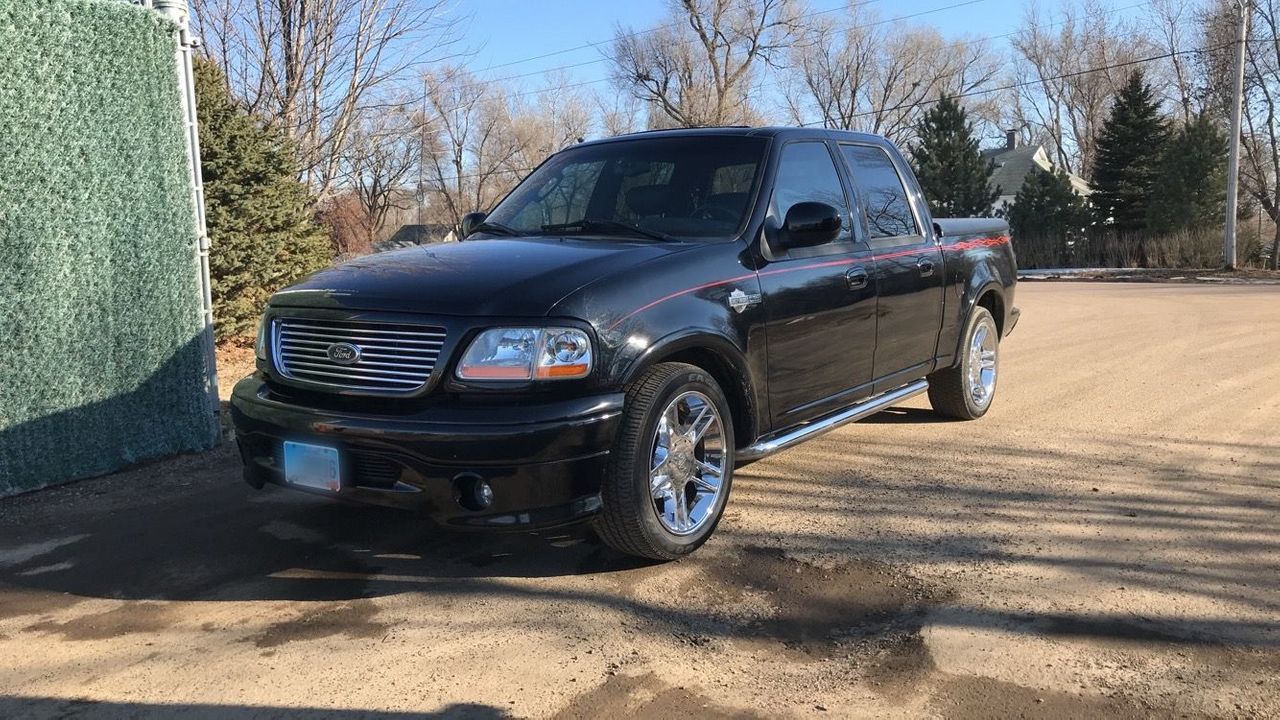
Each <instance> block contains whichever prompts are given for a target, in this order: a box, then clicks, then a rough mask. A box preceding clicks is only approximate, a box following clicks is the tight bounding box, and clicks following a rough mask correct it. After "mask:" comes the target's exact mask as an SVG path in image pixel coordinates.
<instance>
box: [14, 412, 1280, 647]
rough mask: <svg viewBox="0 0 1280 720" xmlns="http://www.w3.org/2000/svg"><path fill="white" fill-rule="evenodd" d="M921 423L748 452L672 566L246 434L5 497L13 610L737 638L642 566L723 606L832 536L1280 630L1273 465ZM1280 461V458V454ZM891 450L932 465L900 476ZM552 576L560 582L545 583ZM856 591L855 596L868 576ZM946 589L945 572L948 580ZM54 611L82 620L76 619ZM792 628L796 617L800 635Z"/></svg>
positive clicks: (1227, 633) (1062, 623) (907, 556)
mask: <svg viewBox="0 0 1280 720" xmlns="http://www.w3.org/2000/svg"><path fill="white" fill-rule="evenodd" d="M966 427H971V426H966ZM915 442H917V441H913V440H911V439H906V438H898V439H893V440H885V439H883V438H882V439H880V440H875V439H873V437H872V436H871V435H870V434H869V433H836V434H833V435H831V436H828V437H827V438H825V439H822V440H820V441H818V442H816V443H815V444H814V445H813V446H812V447H811V448H810V449H809V450H808V451H807V452H795V453H788V454H784V455H782V456H779V457H778V458H775V459H772V460H768V461H765V462H760V463H755V464H753V465H751V466H750V467H747V468H743V469H742V471H741V472H740V474H739V476H738V478H737V480H736V482H735V490H734V498H733V502H732V504H731V505H730V511H729V515H728V517H727V519H726V521H725V523H724V524H723V526H722V528H721V530H720V532H719V534H718V536H717V538H716V539H715V540H714V541H713V542H712V543H711V544H710V545H709V546H708V547H707V548H705V549H704V550H702V551H701V552H699V553H697V554H696V555H694V556H692V557H691V558H689V559H687V560H683V561H680V562H678V563H674V564H670V565H657V566H655V565H653V564H651V563H646V562H644V561H639V560H636V559H634V558H629V557H625V556H622V555H620V554H618V553H615V552H613V551H612V550H610V549H608V548H606V547H604V546H603V545H602V544H600V543H599V542H598V541H597V540H595V538H594V537H593V536H592V534H591V533H590V532H589V531H588V530H586V529H585V528H582V527H577V528H571V529H568V530H564V531H560V532H554V533H541V534H527V533H526V534H510V535H479V534H460V533H453V532H444V531H441V530H439V529H436V528H433V527H430V526H428V525H426V524H424V522H423V521H422V520H421V518H419V517H418V516H415V515H413V514H409V513H405V512H401V511H396V510H390V509H383V508H375V507H358V506H347V505H340V504H336V503H332V502H329V501H326V500H323V499H317V498H312V497H310V496H305V495H301V494H297V493H292V492H289V491H286V490H280V489H268V490H265V491H253V490H251V489H250V488H248V487H247V486H245V485H244V484H243V483H241V482H240V481H239V477H238V476H239V472H238V463H237V458H236V455H235V452H234V449H232V448H230V447H223V448H220V449H218V450H215V451H213V452H210V453H204V454H201V455H195V456H187V457H185V458H177V459H173V460H169V461H164V462H161V463H156V464H153V465H150V466H147V467H144V468H137V469H134V470H131V471H128V472H125V473H120V474H118V475H116V476H111V477H108V478H101V479H98V480H94V481H89V482H86V483H80V484H75V485H71V486H67V487H62V488H56V489H52V490H48V491H46V492H44V493H41V494H40V495H39V496H28V497H20V498H11V499H9V500H6V501H4V502H3V503H0V514H3V518H4V521H3V522H2V523H0V619H3V618H7V617H15V616H23V615H34V616H37V618H39V617H40V616H44V615H48V614H49V613H51V612H54V611H56V610H58V609H59V608H63V607H67V606H70V605H74V604H76V603H78V602H80V601H82V600H83V599H86V598H106V599H114V600H125V601H135V602H136V603H137V605H136V606H135V610H137V609H138V608H139V607H140V606H146V605H150V604H151V603H152V601H178V602H185V601H228V602H235V601H259V600H285V601H330V602H334V603H338V604H342V603H348V602H352V601H360V600H366V599H370V598H379V597H387V596H392V595H398V594H403V593H415V594H420V595H423V596H424V597H428V598H432V599H433V600H438V601H442V602H458V601H466V600H468V599H474V598H485V599H486V600H495V601H501V600H502V599H507V600H515V601H534V602H537V601H544V600H545V601H553V602H557V601H565V602H578V603H584V604H585V605H586V606H589V607H596V608H604V609H611V610H620V611H624V612H627V613H631V614H638V615H640V616H646V617H649V618H651V619H654V620H657V621H660V622H662V623H663V624H664V625H665V626H671V625H674V626H678V627H680V628H695V629H697V632H696V633H695V634H698V633H700V634H701V635H706V636H730V635H733V634H734V633H737V632H739V631H740V630H741V629H740V628H735V626H734V625H733V623H730V622H725V621H723V619H717V616H715V614H714V610H713V609H712V608H714V607H715V606H716V604H717V603H716V602H707V603H701V602H691V603H684V604H681V605H680V606H678V607H673V606H671V605H668V604H664V603H663V602H662V601H660V600H657V601H655V599H654V598H653V597H650V596H646V595H645V593H644V592H643V591H642V590H643V587H642V586H641V585H640V584H642V583H646V582H648V581H650V580H652V579H654V578H657V577H659V576H661V577H662V580H661V582H660V583H659V584H663V583H666V582H670V581H671V578H673V577H676V576H679V575H680V574H681V573H689V574H692V575H693V576H695V577H696V578H698V580H697V581H695V582H694V585H695V586H698V584H699V583H701V586H700V589H699V590H697V591H696V592H701V593H703V594H705V595H707V597H706V598H703V599H708V600H715V598H716V597H721V596H723V597H722V598H721V601H720V604H723V603H724V602H726V600H725V599H726V598H727V602H728V603H729V604H732V603H733V602H734V601H733V598H734V597H736V596H737V593H740V592H741V590H740V588H741V587H742V586H752V585H753V586H755V587H757V588H759V587H763V586H765V585H767V582H766V580H767V578H756V577H755V576H754V575H753V574H752V573H755V572H757V571H758V569H759V563H761V562H764V563H766V564H767V563H775V564H778V563H783V564H785V563H787V562H791V560H789V558H793V557H807V556H817V557H828V558H832V557H835V558H842V562H845V563H850V564H851V565H850V567H854V568H855V569H857V568H858V567H862V568H863V569H864V570H866V572H868V573H871V574H872V575H875V574H876V573H878V572H880V571H879V570H876V569H875V568H876V567H880V566H884V567H885V568H889V569H888V570H886V572H898V571H899V570H901V569H902V568H910V567H912V566H913V565H916V564H947V563H953V564H957V565H972V564H974V563H982V564H985V565H988V566H992V567H1008V566H1011V565H1018V566H1020V567H1025V568H1031V569H1032V570H1033V571H1039V572H1046V573H1070V574H1074V575H1076V576H1078V577H1080V578H1082V579H1084V580H1086V581H1090V582H1098V583H1103V584H1105V585H1107V586H1113V587H1118V586H1126V587H1129V588H1140V589H1148V590H1151V591H1156V592H1161V593H1173V594H1177V595H1180V596H1184V597H1187V598H1192V599H1195V600H1197V601H1204V602H1206V603H1210V604H1216V603H1221V602H1229V603H1232V604H1233V605H1234V606H1235V607H1237V608H1240V607H1245V608H1252V609H1253V611H1254V613H1253V614H1254V615H1255V617H1254V618H1245V617H1243V616H1242V617H1239V618H1233V617H1230V616H1220V617H1204V618H1202V619H1201V620H1198V621H1195V622H1186V623H1182V624H1181V625H1180V626H1179V630H1178V631H1177V632H1176V633H1170V634H1169V635H1170V637H1175V638H1184V639H1185V640H1186V641H1187V642H1203V641H1204V640H1205V639H1206V638H1220V639H1228V638H1230V639H1233V640H1240V639H1241V638H1244V639H1245V641H1249V640H1248V638H1250V637H1252V638H1253V639H1252V641H1249V642H1250V643H1251V644H1261V645H1264V646H1274V645H1275V644H1276V643H1277V642H1280V639H1278V638H1277V636H1276V635H1275V633H1274V629H1275V626H1274V622H1270V621H1269V620H1267V618H1272V619H1273V618H1274V617H1275V616H1274V612H1275V604H1274V599H1275V597H1276V593H1277V592H1280V579H1277V578H1280V568H1277V567H1276V565H1275V558H1276V557H1280V545H1278V544H1277V542H1280V541H1277V540H1276V536H1275V535H1268V534H1267V533H1266V532H1264V528H1265V527H1266V523H1268V522H1270V523H1274V518H1275V517H1277V515H1276V512H1277V511H1280V504H1277V502H1276V501H1275V500H1274V499H1272V498H1271V497H1270V494H1271V493H1270V491H1271V490H1273V489H1274V487H1275V485H1274V482H1271V481H1266V480H1263V479H1262V478H1263V477H1267V473H1265V472H1262V471H1263V470H1264V468H1258V470H1259V472H1260V474H1259V475H1256V476H1248V475H1246V476H1241V475H1227V474H1223V475H1220V476H1218V475H1210V474H1207V473H1205V472H1189V471H1188V470H1187V469H1186V468H1188V467H1190V466H1193V465H1194V461H1195V459H1196V458H1197V457H1198V456H1199V454H1200V453H1203V452H1205V451H1206V447H1207V446H1208V443H1200V444H1197V445H1194V446H1191V445H1185V444H1184V445H1179V444H1176V443H1172V442H1170V443H1167V446H1168V450H1167V452H1166V453H1165V454H1164V455H1163V456H1159V457H1145V456H1144V457H1143V458H1139V457H1138V455H1137V453H1138V450H1139V449H1138V448H1135V447H1132V446H1130V445H1129V444H1127V441H1125V440H1124V439H1122V438H1114V439H1112V440H1110V442H1111V444H1112V446H1113V447H1112V448H1111V451H1112V452H1114V453H1116V454H1118V455H1121V454H1122V455H1125V456H1128V457H1130V458H1131V459H1130V461H1129V462H1130V469H1129V470H1128V471H1126V472H1128V473H1140V474H1145V475H1150V476H1154V477H1157V478H1159V479H1160V487H1163V488H1164V490H1163V491H1162V492H1160V493H1155V492H1142V493H1139V492H1137V491H1135V490H1133V489H1132V487H1131V486H1127V485H1107V484H1105V483H1104V482H1103V481H1102V480H1099V479H1097V477H1096V476H1097V474H1098V470H1097V469H1096V466H1092V465H1089V464H1078V466H1075V469H1068V470H1060V471H1059V473H1060V474H1062V477H1059V478H1057V479H1056V480H1055V483H1054V484H1043V483H1041V484H1020V485H1012V486H1011V485H1009V484H1008V482H1007V480H1006V479H1007V478H1009V477H1012V476H1014V475H1015V474H1016V473H1017V472H1020V469H1021V468H1023V467H1026V466H1027V465H1028V464H1029V463H1030V464H1033V465H1034V464H1035V463H1038V462H1046V461H1054V460H1057V461H1059V467H1060V468H1061V467H1072V466H1066V465H1063V464H1061V461H1062V460H1064V459H1070V458H1073V457H1074V453H1073V452H1072V451H1071V450H1070V449H1069V448H1068V449H1061V450H1059V449H1054V448H1050V447H1036V448H1026V447H1016V446H1013V445H1009V446H1005V447H989V448H987V449H986V450H985V451H984V452H985V455H984V463H985V465H984V471H983V473H982V474H981V475H979V476H973V477H964V478H957V477H956V476H954V475H947V474H945V473H943V472H942V471H941V469H940V468H941V467H942V466H939V467H938V468H930V467H919V466H918V462H917V460H918V457H917V448H916V447H915V446H914V444H913V443H915ZM931 442H932V443H933V444H934V448H935V450H936V452H938V453H939V457H960V456H961V454H962V453H963V452H966V451H969V450H971V449H972V445H971V443H970V441H969V440H968V439H966V438H965V437H963V436H962V435H957V436H956V437H954V438H947V437H944V436H937V437H934V438H933V439H932V441H931ZM913 463H916V464H915V465H913ZM1267 465H1268V466H1269V469H1270V471H1271V472H1272V476H1273V475H1274V472H1275V471H1277V470H1280V465H1276V464H1275V463H1267ZM877 467H884V468H889V467H912V468H913V469H912V470H911V471H910V472H909V473H908V474H907V475H904V476H901V477H896V479H886V478H881V477H880V476H879V475H878V473H877V472H876V471H875V469H874V468H877ZM867 468H871V469H870V470H868V469H867ZM1250 477H1254V478H1255V479H1252V480H1251V479H1250ZM1254 485H1257V486H1258V487H1257V488H1256V489H1254V488H1253V486H1254ZM1099 486H1101V487H1099ZM1091 487H1093V488H1094V489H1093V490H1091V489H1090V488H1091ZM821 517H825V518H827V519H826V520H824V522H823V523H821V524H818V525H814V526H812V529H809V530H807V531H805V532H802V533H796V534H789V533H787V532H785V531H783V530H779V529H777V528H786V527H805V523H809V522H812V520H813V519H814V518H821ZM1040 517H1051V518H1052V520H1053V522H1052V523H1046V522H1040V523H1039V524H1038V526H1037V527H1038V530H1037V532H1036V533H1034V534H1030V535H1028V534H1026V533H1022V532H1020V530H1021V529H1025V527H1026V526H1027V525H1026V523H1028V522H1034V521H1035V518H1040ZM993 518H994V519H993ZM1267 518H1269V520H1268V519H1267ZM900 523H915V524H914V525H911V527H912V528H914V529H912V530H911V531H910V532H902V531H899V530H897V529H895V528H898V527H905V526H904V525H900ZM1099 523H1103V524H1102V525H1101V526H1100V527H1115V526H1122V527H1123V528H1124V533H1125V536H1126V537H1133V538H1134V539H1135V540H1143V539H1145V538H1147V537H1152V538H1156V537H1164V536H1166V535H1167V534H1168V533H1171V532H1178V533H1180V534H1181V536H1182V537H1183V538H1184V539H1185V542H1184V544H1183V546H1182V547H1179V546H1177V545H1168V544H1165V545H1161V546H1153V549H1152V550H1151V551H1150V552H1149V553H1148V554H1147V555H1146V556H1144V557H1139V558H1129V559H1126V558H1124V557H1120V556H1117V555H1116V554H1115V553H1114V552H1112V551H1111V549H1112V548H1111V546H1110V545H1109V543H1113V542H1114V540H1111V539H1108V538H1106V537H1099V538H1098V539H1096V540H1094V539H1090V538H1089V537H1087V536H1085V537H1082V536H1080V535H1079V533H1078V532H1076V531H1075V530H1074V529H1073V528H1075V527H1078V526H1090V525H1095V526H1096V525H1098V524H1099ZM1259 523H1262V525H1260V524H1259ZM818 528H822V529H821V530H819V529H818ZM882 528H883V529H885V530H887V531H882ZM1187 543H1190V545H1187ZM753 548H774V549H778V548H782V549H785V551H786V555H785V557H784V556H775V555H772V554H766V555H759V556H757V555H753V554H752V553H753V552H756V551H755V550H753ZM1166 550H1167V551H1168V552H1166ZM1175 551H1176V552H1175ZM1184 551H1185V552H1186V553H1190V554H1191V555H1192V556H1195V557H1199V558H1201V559H1200V560H1199V561H1198V562H1196V563H1188V562H1187V561H1186V560H1185V557H1184V556H1183V555H1182V554H1179V553H1182V552H1184ZM762 558H763V560H762ZM859 563H861V565H859ZM866 563H873V564H875V567H873V566H871V565H866ZM777 566H778V567H782V566H783V565H777ZM770 567H772V566H770ZM786 567H788V568H790V567H791V566H789V565H788V566H786ZM531 578H533V579H543V580H546V582H537V583H529V582H524V580H526V579H531ZM558 578H559V579H558ZM753 578H754V579H753ZM820 584H821V583H820V581H818V580H815V581H814V586H815V587H818V586H820ZM783 589H784V590H785V588H783ZM850 592H852V593H854V594H853V595H852V596H851V597H853V598H854V599H855V600H856V599H857V590H856V588H853V589H851V591H850ZM945 595H946V593H945V589H943V591H942V592H940V593H938V594H937V596H938V597H939V598H944V597H945ZM805 597H807V596H805ZM828 601H829V604H830V608H829V609H830V610H831V612H830V613H825V614H830V615H832V616H835V615H838V614H839V612H838V611H843V610H846V609H847V608H848V607H849V605H848V603H849V602H850V600H849V599H848V598H845V597H840V598H831V599H828V600H822V602H828ZM805 602H810V601H809V600H806V601H805ZM942 602H944V603H946V602H949V601H947V600H942ZM793 604H794V603H793ZM803 604H804V603H800V604H799V605H796V606H797V607H799V606H800V605H803ZM908 604H909V603H908ZM820 609H821V608H819V610H820ZM350 612H356V613H358V612H359V611H358V608H357V610H351V611H350ZM824 612H825V611H824ZM895 612H896V611H895ZM139 613H140V614H137V616H136V617H134V616H130V617H128V618H119V620H121V622H123V623H124V624H125V625H128V626H129V627H132V625H130V623H137V622H142V623H143V624H144V625H145V624H146V617H145V616H146V612H143V611H141V610H139ZM1257 613H1261V614H1262V615H1261V616H1258V615H1257ZM824 616H825V615H824ZM939 617H941V618H946V622H949V623H953V624H956V625H969V626H988V625H993V626H1012V627H1015V628H1023V629H1024V631H1026V632H1035V633H1041V632H1048V631H1052V632H1058V633H1065V634H1069V635H1097V636H1100V637H1109V638H1120V639H1123V637H1124V636H1126V635H1128V636H1133V637H1146V636H1147V634H1149V633H1150V632H1156V631H1158V632H1161V633H1164V632H1166V629H1160V628H1161V627H1164V625H1163V624H1159V625H1158V626H1157V627H1156V630H1151V629H1150V628H1149V627H1148V625H1149V624H1148V623H1141V622H1140V623H1138V624H1137V625H1134V624H1133V623H1130V622H1129V621H1128V620H1127V619H1126V618H1125V617H1123V616H1117V615H1112V614H1108V613H1091V612H1088V611H1085V610H1083V609H1082V610H1080V611H1078V612H1071V613H1059V614H1056V615H1053V616H1049V615H1044V616H1043V617H1041V616H1039V615H1037V614H1036V613H1029V612H1025V611H1017V610H1013V609H1010V610H1007V611H1000V610H993V609H990V608H979V609H973V608H969V609H967V610H966V612H964V613H949V614H947V613H943V614H941V615H939ZM139 618H141V619H139ZM339 619H341V618H339ZM352 619H353V620H359V618H356V617H354V616H353V618H352ZM114 620H116V618H101V617H99V618H97V619H96V620H95V622H96V623H99V624H103V623H108V624H109V622H114ZM1041 621H1042V622H1041ZM807 622H808V621H807V620H804V621H797V624H796V625H795V627H800V628H804V627H806V625H805V623H807ZM1045 623H1048V624H1047V625H1045ZM1046 628H1047V630H1046ZM48 629H50V630H52V631H55V632H63V631H67V632H69V631H70V630H69V629H67V628H64V627H62V625H57V626H56V627H55V626H54V625H50V626H49V628H48ZM793 629H794V628H792V629H787V630H786V632H782V631H781V630H780V631H779V632H780V633H781V634H782V635H783V636H785V635H786V634H787V633H791V632H792V630H793ZM91 630H92V629H91ZM92 631H93V632H99V631H98V630H92ZM681 632H685V631H684V630H681ZM64 634H65V633H64ZM1162 637H1163V636H1162ZM1162 641H1163V640H1162ZM1169 641H1170V642H1172V641H1173V640H1169Z"/></svg>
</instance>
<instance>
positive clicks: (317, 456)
mask: <svg viewBox="0 0 1280 720" xmlns="http://www.w3.org/2000/svg"><path fill="white" fill-rule="evenodd" d="M284 481H285V482H287V483H289V484H290V485H298V486H301V487H308V488H315V489H317V490H327V491H329V492H337V491H338V490H339V489H341V488H342V478H341V473H340V472H339V464H338V449H337V448H331V447H326V446H324V445H309V444H307V443H299V442H286V443H285V444H284Z"/></svg>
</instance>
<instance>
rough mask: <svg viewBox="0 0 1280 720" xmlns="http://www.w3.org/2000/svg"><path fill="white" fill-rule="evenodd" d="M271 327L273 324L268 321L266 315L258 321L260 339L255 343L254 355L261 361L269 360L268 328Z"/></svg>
mask: <svg viewBox="0 0 1280 720" xmlns="http://www.w3.org/2000/svg"><path fill="white" fill-rule="evenodd" d="M269 327H271V323H270V322H268V321H267V318H266V316H265V315H264V316H263V317H262V319H261V320H259V321H258V339H257V340H254V341H253V354H254V355H255V356H257V358H258V359H259V360H266V359H267V328H269Z"/></svg>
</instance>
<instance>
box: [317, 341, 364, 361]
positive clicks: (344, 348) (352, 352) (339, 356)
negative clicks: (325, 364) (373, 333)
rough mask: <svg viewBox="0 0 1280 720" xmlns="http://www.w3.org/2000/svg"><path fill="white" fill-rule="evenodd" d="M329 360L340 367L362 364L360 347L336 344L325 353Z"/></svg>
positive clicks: (344, 343) (341, 343)
mask: <svg viewBox="0 0 1280 720" xmlns="http://www.w3.org/2000/svg"><path fill="white" fill-rule="evenodd" d="M325 354H327V355H328V356H329V359H330V360H332V361H333V362H336V363H338V364H339V365H355V364H356V363H358V362H360V346H358V345H352V344H351V343H347V342H340V343H334V344H332V345H330V346H329V349H328V350H327V351H325Z"/></svg>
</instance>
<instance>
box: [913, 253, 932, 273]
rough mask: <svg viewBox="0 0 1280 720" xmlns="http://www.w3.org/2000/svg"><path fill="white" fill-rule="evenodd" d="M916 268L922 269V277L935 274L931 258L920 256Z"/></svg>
mask: <svg viewBox="0 0 1280 720" xmlns="http://www.w3.org/2000/svg"><path fill="white" fill-rule="evenodd" d="M916 268H917V269H919V270H920V277H929V276H930V275H932V274H933V261H932V260H930V259H929V258H920V259H919V260H917V261H916Z"/></svg>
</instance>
